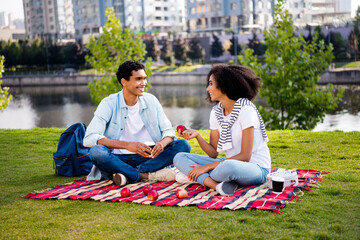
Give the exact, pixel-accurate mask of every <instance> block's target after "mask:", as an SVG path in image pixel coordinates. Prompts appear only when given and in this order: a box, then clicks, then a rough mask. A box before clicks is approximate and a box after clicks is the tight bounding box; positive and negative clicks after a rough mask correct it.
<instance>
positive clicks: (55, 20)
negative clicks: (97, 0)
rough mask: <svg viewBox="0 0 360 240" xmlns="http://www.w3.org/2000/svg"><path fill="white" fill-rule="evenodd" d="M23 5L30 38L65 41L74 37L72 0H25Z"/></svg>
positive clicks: (27, 32)
mask: <svg viewBox="0 0 360 240" xmlns="http://www.w3.org/2000/svg"><path fill="white" fill-rule="evenodd" d="M23 6H24V16H25V29H26V34H27V36H28V38H29V39H34V38H36V37H40V38H41V39H48V40H50V39H51V40H52V41H63V40H71V39H73V38H74V34H75V28H74V11H73V3H72V0H23Z"/></svg>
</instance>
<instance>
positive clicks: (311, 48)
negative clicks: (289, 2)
mask: <svg viewBox="0 0 360 240" xmlns="http://www.w3.org/2000/svg"><path fill="white" fill-rule="evenodd" d="M283 4H284V0H279V1H278V4H276V7H275V15H274V16H275V22H274V29H270V30H268V31H265V32H264V36H265V43H266V44H267V46H268V48H267V50H266V52H265V59H264V61H265V65H264V66H261V64H260V63H259V62H258V60H257V58H256V56H254V55H253V50H252V49H247V50H246V51H245V56H244V57H243V56H240V57H239V59H240V62H241V63H242V64H243V65H246V66H249V67H251V68H252V69H254V70H255V72H256V73H257V75H258V76H260V77H261V78H262V80H263V87H262V88H261V90H260V95H261V96H263V97H265V99H266V102H267V103H268V105H269V106H270V107H269V109H268V111H266V112H265V109H264V108H260V111H261V112H262V114H263V118H264V120H265V122H266V125H267V127H268V128H269V129H312V128H314V127H315V126H316V124H317V123H318V122H319V121H322V120H323V119H324V116H325V113H329V112H330V111H332V110H333V109H335V108H336V107H337V103H338V102H339V101H340V100H341V97H342V93H343V91H339V93H338V94H337V95H336V96H333V94H332V85H328V86H326V87H325V89H318V88H317V83H318V80H319V77H320V75H321V73H322V72H323V71H324V70H325V69H326V68H327V67H328V66H329V64H330V63H331V61H332V59H333V55H332V52H331V51H332V48H331V46H326V45H325V44H324V42H323V41H321V42H319V43H317V38H318V34H314V37H313V41H312V42H310V43H307V42H306V41H305V39H304V38H303V36H302V35H301V36H300V37H299V36H295V35H294V34H293V30H294V29H293V26H292V19H291V17H290V15H289V13H288V11H287V10H282V9H283Z"/></svg>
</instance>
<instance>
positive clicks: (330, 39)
mask: <svg viewBox="0 0 360 240" xmlns="http://www.w3.org/2000/svg"><path fill="white" fill-rule="evenodd" d="M325 44H327V45H329V44H331V45H332V48H333V54H334V57H335V59H344V58H346V40H344V39H343V38H342V36H341V34H340V33H338V32H333V31H330V33H329V34H328V35H327V36H326V37H325Z"/></svg>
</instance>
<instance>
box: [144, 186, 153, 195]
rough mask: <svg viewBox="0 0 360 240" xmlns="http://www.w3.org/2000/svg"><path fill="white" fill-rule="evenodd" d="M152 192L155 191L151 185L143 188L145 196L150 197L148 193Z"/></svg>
mask: <svg viewBox="0 0 360 240" xmlns="http://www.w3.org/2000/svg"><path fill="white" fill-rule="evenodd" d="M150 190H153V186H152V185H150V184H146V185H145V186H144V187H143V193H144V194H145V195H148V193H149V191H150Z"/></svg>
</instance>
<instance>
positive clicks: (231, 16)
mask: <svg viewBox="0 0 360 240" xmlns="http://www.w3.org/2000/svg"><path fill="white" fill-rule="evenodd" d="M274 1H275V0H187V15H188V26H189V30H190V32H191V33H197V34H198V35H199V36H210V35H211V34H213V33H217V34H219V35H220V34H224V31H225V30H226V29H232V31H234V32H235V33H243V32H251V31H254V30H255V31H262V30H264V29H268V28H269V27H270V26H271V25H272V24H273V17H272V15H273V9H274Z"/></svg>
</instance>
